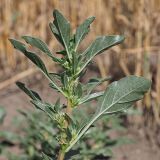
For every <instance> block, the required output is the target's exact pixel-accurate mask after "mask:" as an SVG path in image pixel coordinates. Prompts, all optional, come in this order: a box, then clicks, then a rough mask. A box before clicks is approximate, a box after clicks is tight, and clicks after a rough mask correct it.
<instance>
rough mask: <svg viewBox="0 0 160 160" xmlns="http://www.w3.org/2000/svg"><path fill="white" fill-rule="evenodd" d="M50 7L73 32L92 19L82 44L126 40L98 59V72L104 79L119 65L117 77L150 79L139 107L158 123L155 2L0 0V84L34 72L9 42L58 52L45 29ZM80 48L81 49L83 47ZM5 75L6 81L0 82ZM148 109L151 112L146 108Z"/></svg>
mask: <svg viewBox="0 0 160 160" xmlns="http://www.w3.org/2000/svg"><path fill="white" fill-rule="evenodd" d="M54 8H57V9H60V10H61V11H62V12H63V13H64V14H65V16H67V17H68V19H69V20H70V21H71V22H72V27H73V29H74V28H75V27H76V26H77V25H78V24H79V23H81V22H82V21H83V20H84V19H85V18H86V17H88V16H91V15H95V16H96V18H97V21H95V22H94V25H93V26H92V29H91V30H92V33H90V35H89V37H88V38H87V43H89V42H90V41H91V40H93V39H94V37H95V35H100V34H124V35H125V36H126V41H125V43H124V44H123V45H121V46H120V47H119V46H118V47H115V48H113V49H112V51H111V52H112V53H113V54H104V55H102V56H101V57H97V59H96V60H97V64H98V67H99V70H100V73H101V75H102V76H103V77H104V76H107V75H109V74H111V73H112V71H113V70H112V69H110V68H111V67H112V66H113V65H114V64H116V65H117V64H118V63H119V67H120V68H119V70H120V71H121V72H120V73H122V74H125V75H129V74H136V75H143V76H145V77H147V78H150V79H152V80H153V87H152V91H151V93H149V94H148V95H146V97H145V100H144V103H143V104H145V106H146V108H147V110H149V111H152V112H153V115H154V118H155V121H156V122H157V124H160V103H159V100H160V51H159V45H160V17H159V13H160V0H114V1H113V0H92V1H89V0H88V1H86V0H46V1H44V0H34V1H28V0H1V2H0V67H1V69H0V81H2V80H4V78H5V79H6V78H9V77H11V76H13V74H15V73H20V72H22V71H25V70H26V69H28V68H30V67H33V66H30V65H31V64H30V63H28V61H27V60H26V58H24V57H23V56H20V55H19V54H18V55H17V54H15V52H16V51H15V50H14V49H13V48H12V46H11V45H10V44H9V42H8V38H9V37H15V38H19V37H20V36H21V35H27V34H30V35H33V36H38V37H40V38H41V39H43V40H44V41H46V42H47V43H48V44H49V46H50V49H52V50H55V49H56V48H57V47H56V45H57V42H56V41H55V40H53V37H52V35H51V32H49V27H48V23H49V21H52V14H51V13H52V11H53V9H54ZM85 46H86V44H83V45H82V48H84V47H85ZM53 48H54V49H53ZM115 52H116V54H114V53H115ZM102 57H103V58H102ZM117 60H118V61H117ZM115 61H116V62H115ZM4 74H5V75H6V76H5V77H4V76H3V78H1V77H2V75H4ZM152 104H154V106H155V107H151V106H153V105H152ZM139 105H142V103H140V104H139Z"/></svg>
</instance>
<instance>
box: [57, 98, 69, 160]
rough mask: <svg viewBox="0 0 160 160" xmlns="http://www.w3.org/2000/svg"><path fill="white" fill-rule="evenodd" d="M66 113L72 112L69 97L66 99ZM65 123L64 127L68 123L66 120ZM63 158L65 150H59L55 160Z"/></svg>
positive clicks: (62, 159)
mask: <svg viewBox="0 0 160 160" xmlns="http://www.w3.org/2000/svg"><path fill="white" fill-rule="evenodd" d="M66 113H67V114H68V115H71V113H72V107H71V102H70V100H69V99H67V108H66ZM65 125H66V128H67V127H68V125H69V124H68V123H67V122H66V124H65ZM64 158H65V152H63V150H60V151H59V154H58V159H57V160H64Z"/></svg>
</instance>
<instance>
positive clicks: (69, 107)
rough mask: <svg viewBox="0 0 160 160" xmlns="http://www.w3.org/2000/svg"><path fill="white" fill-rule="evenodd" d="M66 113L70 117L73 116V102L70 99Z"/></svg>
mask: <svg viewBox="0 0 160 160" xmlns="http://www.w3.org/2000/svg"><path fill="white" fill-rule="evenodd" d="M66 113H67V114H68V115H69V116H70V115H71V114H72V107H71V102H70V100H69V99H67V108H66Z"/></svg>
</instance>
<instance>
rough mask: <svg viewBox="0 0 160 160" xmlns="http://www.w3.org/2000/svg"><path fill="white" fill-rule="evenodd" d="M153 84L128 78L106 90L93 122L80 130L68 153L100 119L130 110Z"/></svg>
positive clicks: (112, 84) (138, 78)
mask: <svg viewBox="0 0 160 160" xmlns="http://www.w3.org/2000/svg"><path fill="white" fill-rule="evenodd" d="M150 86H151V82H150V81H149V80H147V79H145V78H143V77H136V76H128V77H125V78H122V79H121V80H119V81H115V82H113V83H111V84H110V85H109V87H108V88H107V89H106V91H105V93H104V95H103V97H102V99H101V101H100V106H99V108H98V109H97V112H96V113H95V115H94V116H93V117H92V118H91V120H90V121H89V122H88V123H87V124H86V125H85V126H84V127H83V128H82V129H80V132H78V133H79V134H78V135H77V137H76V138H75V139H74V140H73V141H72V142H71V143H70V146H69V147H68V148H67V149H66V152H68V151H69V150H70V149H71V148H72V146H73V145H74V144H75V143H76V142H77V141H78V140H79V139H80V138H81V137H82V136H83V135H84V134H85V133H86V132H87V131H88V129H89V128H90V127H91V126H92V124H93V123H94V122H95V121H97V120H98V119H99V118H100V117H102V116H103V115H106V114H111V113H116V112H120V111H122V110H125V109H128V108H129V107H131V106H132V105H133V104H134V103H135V102H136V101H138V100H140V99H142V98H143V96H144V94H145V93H146V92H147V91H148V90H149V88H150Z"/></svg>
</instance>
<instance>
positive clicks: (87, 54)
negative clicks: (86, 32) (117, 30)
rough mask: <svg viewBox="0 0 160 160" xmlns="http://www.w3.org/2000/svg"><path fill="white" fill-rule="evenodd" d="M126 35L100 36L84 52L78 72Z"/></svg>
mask: <svg viewBox="0 0 160 160" xmlns="http://www.w3.org/2000/svg"><path fill="white" fill-rule="evenodd" d="M123 40H124V36H119V35H115V36H114V35H113V36H101V37H98V38H97V39H96V40H95V41H94V42H93V43H92V44H91V45H90V46H89V47H88V48H87V49H86V50H85V51H84V53H82V57H83V58H82V62H83V63H82V64H81V69H80V70H79V72H78V74H79V73H80V72H81V71H82V70H83V69H84V68H85V67H86V66H87V65H88V64H89V63H90V61H91V60H92V59H93V58H94V57H95V56H96V55H97V54H100V53H101V52H103V51H105V50H107V49H109V48H110V47H112V46H115V45H117V44H119V43H121V42H122V41H123Z"/></svg>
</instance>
